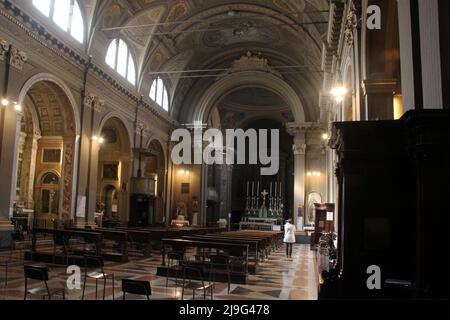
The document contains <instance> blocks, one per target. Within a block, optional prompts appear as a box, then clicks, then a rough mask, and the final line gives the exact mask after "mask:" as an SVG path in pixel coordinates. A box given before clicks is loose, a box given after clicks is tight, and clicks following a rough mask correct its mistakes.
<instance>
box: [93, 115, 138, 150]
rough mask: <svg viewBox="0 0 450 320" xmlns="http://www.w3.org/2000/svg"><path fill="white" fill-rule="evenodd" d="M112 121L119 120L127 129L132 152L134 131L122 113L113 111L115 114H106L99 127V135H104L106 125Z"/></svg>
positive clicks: (128, 142)
mask: <svg viewBox="0 0 450 320" xmlns="http://www.w3.org/2000/svg"><path fill="white" fill-rule="evenodd" d="M111 119H117V120H119V122H120V124H121V125H122V126H123V128H124V129H125V132H126V134H127V144H128V146H129V149H130V152H131V149H132V148H133V134H131V133H132V132H133V130H132V129H131V128H130V127H129V122H128V121H127V120H126V119H125V118H124V117H123V116H122V115H121V114H120V113H117V112H114V111H113V112H110V113H108V114H106V115H105V116H104V117H103V118H102V120H101V121H100V124H99V126H98V134H101V133H102V131H103V128H104V127H105V125H106V123H108V121H109V120H111Z"/></svg>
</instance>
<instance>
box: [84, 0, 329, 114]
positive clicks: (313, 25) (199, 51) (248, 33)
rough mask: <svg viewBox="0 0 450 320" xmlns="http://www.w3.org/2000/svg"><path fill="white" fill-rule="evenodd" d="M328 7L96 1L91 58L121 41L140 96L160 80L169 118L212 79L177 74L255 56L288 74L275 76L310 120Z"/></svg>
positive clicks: (284, 0)
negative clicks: (127, 50) (131, 61)
mask: <svg viewBox="0 0 450 320" xmlns="http://www.w3.org/2000/svg"><path fill="white" fill-rule="evenodd" d="M85 2H91V3H92V2H93V0H85ZM328 7H329V5H328V1H327V0H247V1H226V0H169V1H167V0H166V1H160V0H107V1H97V5H96V9H95V13H94V14H93V15H92V17H93V20H92V25H93V26H95V29H94V30H95V31H94V32H93V34H92V37H91V44H92V45H91V49H90V50H91V51H92V52H94V53H95V52H97V53H99V54H102V55H104V54H105V53H106V47H107V44H108V41H110V40H111V39H113V38H115V37H118V36H120V37H123V38H124V39H126V40H127V42H128V44H129V45H130V46H131V48H132V51H133V54H134V56H135V59H136V61H137V65H138V67H139V74H140V79H139V90H140V91H141V92H142V93H143V94H144V93H145V92H148V91H149V90H150V86H151V82H152V79H153V78H154V77H156V76H157V75H159V76H161V77H163V78H164V79H165V80H166V83H167V86H168V87H169V90H170V95H171V97H172V114H173V115H174V116H175V118H178V117H179V115H180V114H181V113H182V111H181V109H183V108H189V107H192V106H186V105H185V101H187V100H189V99H188V97H189V96H190V95H193V94H194V93H193V92H192V91H193V90H196V89H193V88H196V87H197V88H201V87H205V86H208V85H209V84H211V83H212V82H214V81H215V76H217V72H216V73H215V72H185V73H180V72H179V71H180V70H204V69H226V68H229V67H230V65H231V63H232V61H234V60H237V59H238V58H239V57H241V56H242V55H243V54H245V53H246V52H248V51H251V52H254V53H258V54H260V55H261V56H263V57H264V58H266V59H267V60H268V61H269V63H270V65H271V66H273V67H282V66H291V68H286V69H282V72H281V73H282V75H283V78H284V80H285V81H286V82H287V83H289V85H291V86H292V87H293V88H294V89H295V90H296V91H297V92H298V95H299V97H300V98H301V100H302V103H303V104H304V106H306V108H308V110H307V111H306V112H305V113H306V114H307V115H308V117H309V118H310V119H311V120H313V119H314V118H317V115H318V108H317V105H318V96H319V91H320V86H321V79H322V75H321V72H320V69H321V68H320V66H321V49H322V42H323V38H324V37H325V34H326V32H327V24H326V22H327V18H328V13H327V10H328ZM94 56H95V55H94ZM293 66H295V67H293ZM160 72H168V73H164V74H160ZM199 83H200V84H201V85H199Z"/></svg>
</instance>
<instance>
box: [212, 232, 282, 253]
mask: <svg viewBox="0 0 450 320" xmlns="http://www.w3.org/2000/svg"><path fill="white" fill-rule="evenodd" d="M214 236H218V237H219V236H220V237H226V238H230V239H240V240H256V241H259V249H260V253H261V255H260V256H261V258H262V259H264V258H266V257H268V256H269V254H270V253H271V252H272V251H274V250H276V248H277V247H278V246H279V245H280V239H281V240H282V236H283V233H282V232H279V231H237V232H224V233H218V234H215V235H214Z"/></svg>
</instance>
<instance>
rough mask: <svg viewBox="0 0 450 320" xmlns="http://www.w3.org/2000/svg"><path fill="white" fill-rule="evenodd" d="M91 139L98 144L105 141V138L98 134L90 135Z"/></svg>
mask: <svg viewBox="0 0 450 320" xmlns="http://www.w3.org/2000/svg"><path fill="white" fill-rule="evenodd" d="M92 141H94V142H97V143H98V144H103V143H104V142H105V138H103V137H98V136H93V137H92Z"/></svg>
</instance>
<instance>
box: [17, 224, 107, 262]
mask: <svg viewBox="0 0 450 320" xmlns="http://www.w3.org/2000/svg"><path fill="white" fill-rule="evenodd" d="M38 234H43V235H51V236H53V240H54V244H53V254H48V253H39V252H37V251H36V242H37V235H38ZM74 238H82V239H84V241H86V242H91V243H93V244H94V247H95V254H96V255H100V254H101V243H102V234H101V233H100V232H94V231H85V230H64V229H41V228H34V229H33V235H32V240H31V252H29V253H27V254H26V259H30V260H32V261H41V262H51V263H55V264H56V263H58V264H68V263H69V251H71V250H70V240H71V239H74ZM58 243H59V244H61V245H62V246H63V250H64V255H63V256H58V255H57V253H56V251H57V245H58Z"/></svg>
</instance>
